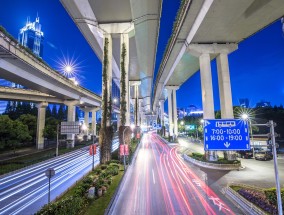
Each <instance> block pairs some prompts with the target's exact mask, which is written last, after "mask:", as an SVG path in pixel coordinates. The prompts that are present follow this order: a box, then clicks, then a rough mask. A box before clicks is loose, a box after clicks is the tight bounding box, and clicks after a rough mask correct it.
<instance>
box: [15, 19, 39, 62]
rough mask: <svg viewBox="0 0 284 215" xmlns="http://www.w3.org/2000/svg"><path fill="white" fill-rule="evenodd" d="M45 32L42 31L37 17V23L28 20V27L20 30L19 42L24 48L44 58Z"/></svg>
mask: <svg viewBox="0 0 284 215" xmlns="http://www.w3.org/2000/svg"><path fill="white" fill-rule="evenodd" d="M43 39H44V36H43V32H42V31H41V24H40V23H39V17H38V16H37V17H36V20H35V22H30V20H29V18H28V19H27V23H26V25H25V26H24V27H23V28H21V29H20V33H19V37H18V41H19V43H20V44H21V45H22V46H25V47H28V48H29V49H30V50H32V52H33V53H34V54H35V55H36V56H38V57H42V53H43Z"/></svg>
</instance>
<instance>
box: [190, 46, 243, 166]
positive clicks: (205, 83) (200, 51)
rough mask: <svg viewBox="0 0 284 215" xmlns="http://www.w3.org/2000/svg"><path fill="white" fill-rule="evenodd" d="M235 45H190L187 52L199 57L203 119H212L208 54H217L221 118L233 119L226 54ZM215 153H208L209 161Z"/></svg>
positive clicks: (212, 105) (232, 49) (209, 60)
mask: <svg viewBox="0 0 284 215" xmlns="http://www.w3.org/2000/svg"><path fill="white" fill-rule="evenodd" d="M237 47H238V46H237V45H236V44H217V43H213V44H191V45H189V46H188V50H189V52H190V53H191V54H192V55H194V56H196V57H199V63H200V75H201V87H202V106H203V118H204V119H214V118H215V114H214V100H213V88H212V75H211V59H210V54H215V55H216V54H217V55H218V57H217V67H218V79H219V87H220V89H219V90H220V100H221V110H222V118H223V117H226V118H227V117H233V108H232V96H231V84H230V78H229V67H228V57H227V53H229V52H231V51H234V50H236V49H237ZM215 155H216V154H215V152H212V151H210V152H209V160H216V159H217V157H216V156H215Z"/></svg>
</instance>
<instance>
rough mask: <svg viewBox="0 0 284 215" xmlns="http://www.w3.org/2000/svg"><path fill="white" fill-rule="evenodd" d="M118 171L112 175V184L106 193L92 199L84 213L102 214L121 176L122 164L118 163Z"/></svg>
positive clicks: (86, 214)
mask: <svg viewBox="0 0 284 215" xmlns="http://www.w3.org/2000/svg"><path fill="white" fill-rule="evenodd" d="M119 166H120V167H119V173H118V175H116V176H114V177H113V181H112V184H111V185H110V186H109V188H108V190H107V193H106V194H105V195H103V196H102V197H100V198H98V199H95V200H93V201H92V202H91V203H90V205H89V207H88V208H87V209H86V211H85V213H84V214H85V215H103V214H104V212H105V209H106V208H107V206H108V204H109V203H110V200H111V198H112V196H113V194H114V192H115V190H116V188H117V186H118V184H119V182H120V180H121V178H122V176H123V173H124V171H123V170H122V169H123V166H122V165H119Z"/></svg>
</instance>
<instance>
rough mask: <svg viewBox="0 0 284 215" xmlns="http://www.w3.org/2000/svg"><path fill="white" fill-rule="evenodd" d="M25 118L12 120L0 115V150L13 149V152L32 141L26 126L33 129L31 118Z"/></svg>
mask: <svg viewBox="0 0 284 215" xmlns="http://www.w3.org/2000/svg"><path fill="white" fill-rule="evenodd" d="M26 116H27V115H26ZM26 116H25V115H22V116H21V117H20V118H19V119H17V120H12V119H10V118H9V116H7V115H0V149H13V150H14V152H15V150H16V148H17V146H19V145H21V144H22V143H23V142H29V141H31V140H32V136H31V134H30V133H32V131H29V126H28V125H30V126H31V127H33V123H31V122H32V120H31V119H33V117H32V115H30V116H31V117H30V116H27V117H26ZM27 119H28V121H26V120H27ZM34 120H36V119H34ZM25 123H27V124H25Z"/></svg>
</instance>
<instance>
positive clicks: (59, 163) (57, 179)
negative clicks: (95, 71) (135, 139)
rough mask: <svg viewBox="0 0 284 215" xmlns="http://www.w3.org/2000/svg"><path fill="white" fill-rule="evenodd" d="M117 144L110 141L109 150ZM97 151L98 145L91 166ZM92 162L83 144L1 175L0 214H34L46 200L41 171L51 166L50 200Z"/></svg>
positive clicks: (88, 169)
mask: <svg viewBox="0 0 284 215" xmlns="http://www.w3.org/2000/svg"><path fill="white" fill-rule="evenodd" d="M118 146H119V142H118V139H115V140H113V144H112V151H115V150H116V149H118ZM99 154H100V149H99V147H98V148H97V154H96V155H95V165H98V164H99ZM92 161H93V158H92V156H90V155H89V150H88V147H86V148H82V149H79V150H76V151H73V152H71V153H68V154H66V155H63V156H59V157H57V158H54V159H50V160H48V161H45V162H42V163H40V164H38V165H35V166H32V167H29V168H26V169H23V170H22V171H18V172H16V173H14V174H11V175H8V176H6V177H3V178H1V179H0V215H4V214H11V215H12V214H34V213H36V212H37V211H38V210H40V208H41V207H42V206H43V205H45V204H47V202H48V178H47V177H46V176H45V170H47V169H48V168H53V169H55V175H54V177H52V178H51V194H50V199H51V201H53V200H54V199H55V198H56V197H57V196H59V195H61V194H62V193H63V192H65V191H66V190H67V189H68V188H69V187H70V186H72V185H73V184H74V183H76V181H78V180H79V179H81V178H82V176H83V175H85V174H87V173H88V172H90V171H91V170H92Z"/></svg>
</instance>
